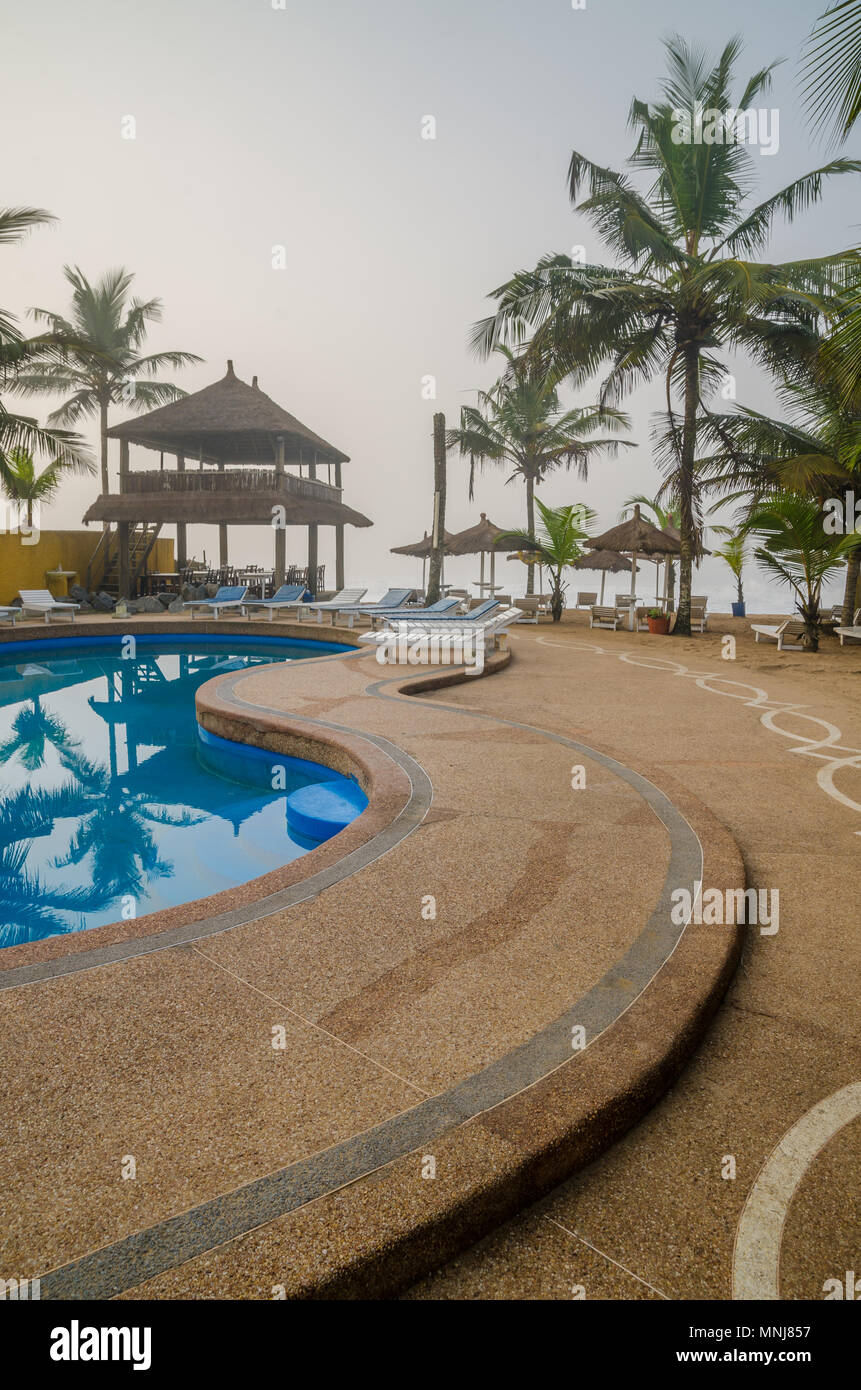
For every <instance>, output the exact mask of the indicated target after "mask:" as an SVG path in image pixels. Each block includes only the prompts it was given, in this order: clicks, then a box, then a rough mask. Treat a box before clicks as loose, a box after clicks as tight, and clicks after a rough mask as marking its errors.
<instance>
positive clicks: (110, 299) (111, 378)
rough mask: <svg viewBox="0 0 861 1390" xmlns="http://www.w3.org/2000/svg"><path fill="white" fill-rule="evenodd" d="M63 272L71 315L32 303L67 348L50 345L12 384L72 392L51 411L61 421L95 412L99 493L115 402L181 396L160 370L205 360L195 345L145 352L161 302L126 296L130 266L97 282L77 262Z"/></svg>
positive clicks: (154, 402)
mask: <svg viewBox="0 0 861 1390" xmlns="http://www.w3.org/2000/svg"><path fill="white" fill-rule="evenodd" d="M63 273H64V274H65V277H66V279H67V280H68V282H69V284H70V285H71V287H72V306H71V309H70V311H69V316H68V317H64V316H63V315H62V314H55V313H52V312H51V311H50V310H48V309H33V310H32V313H33V315H34V317H35V318H36V319H37V320H38V321H40V322H41V323H43V324H46V325H47V327H48V329H49V334H48V337H49V340H50V342H51V344H52V345H53V346H54V347H56V348H59V349H60V351H61V354H62V355H61V356H60V357H59V358H58V357H57V356H56V353H54V352H52V354H51V355H50V356H49V357H47V358H46V359H45V360H43V361H41V362H38V361H37V362H36V363H35V364H34V366H33V369H32V370H29V371H26V372H20V373H19V374H18V376H17V378H16V380H15V382H14V383H13V389H15V390H17V391H20V392H23V393H25V394H34V395H39V394H41V395H66V393H67V392H69V393H71V394H69V395H68V397H67V399H66V400H65V401H64V402H63V404H62V405H61V406H59V407H58V408H57V409H56V410H55V411H53V412H52V413H51V415H50V416H49V417H48V418H49V420H51V421H55V422H56V423H57V424H61V425H72V424H76V423H77V422H78V421H79V420H81V419H83V418H85V417H87V416H90V415H98V417H99V434H100V438H101V475H102V477H101V482H102V492H107V491H108V490H109V485H108V411H109V409H110V407H111V405H116V404H117V403H119V402H122V403H123V404H125V405H128V406H129V408H130V409H132V410H152V409H154V408H155V407H156V406H159V405H166V404H168V403H169V402H170V401H175V400H178V399H179V398H180V397H181V396H184V395H185V394H186V393H185V392H184V391H183V390H181V388H180V387H179V386H174V385H173V384H172V383H170V382H166V381H159V380H157V379H156V374H157V373H158V372H160V371H161V370H162V369H163V368H165V367H187V366H190V365H191V364H192V363H194V362H200V361H201V360H202V359H201V358H200V357H196V356H195V355H194V353H191V352H176V351H171V352H156V353H151V354H149V355H143V354H142V352H141V349H142V347H143V345H144V342H145V340H146V335H147V329H148V327H149V325H150V324H152V323H158V322H160V320H161V316H162V306H161V300H159V299H148V300H140V299H132V300H131V301H129V298H128V295H129V289H130V287H131V283H132V281H133V279H134V275H133V274H132V273H131V272H130V271H127V270H124V269H122V267H120V268H119V269H118V270H109V271H108V272H107V273H106V274H105V275H103V276H102V278H101V279H100V280H99V281H97V282H96V284H94V285H93V284H90V282H89V280H88V279H87V277H86V276H85V275H84V273H83V271H81V270H79V269H78V268H77V267H76V266H68V265H67V266H65V267H64V271H63ZM132 387H133V389H130V388H132Z"/></svg>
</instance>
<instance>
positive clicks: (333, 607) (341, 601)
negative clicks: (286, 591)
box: [305, 589, 368, 626]
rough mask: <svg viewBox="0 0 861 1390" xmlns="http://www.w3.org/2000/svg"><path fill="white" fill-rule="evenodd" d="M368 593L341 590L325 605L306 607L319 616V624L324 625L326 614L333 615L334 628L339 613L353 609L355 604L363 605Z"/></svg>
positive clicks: (360, 590)
mask: <svg viewBox="0 0 861 1390" xmlns="http://www.w3.org/2000/svg"><path fill="white" fill-rule="evenodd" d="M367 592H368V591H367V589H340V590H339V592H338V593H337V594H336V595H335V597H334V598H330V599H327V600H326V601H325V602H324V603H306V605H305V607H306V608H308V609H310V611H311V612H312V613H316V614H317V622H318V623H322V621H323V614H324V613H331V614H332V625H333V626H334V623H335V617H336V615H337V614H338V612H339V611H340V610H341V609H342V608H352V607H353V606H354V605H355V604H357V603H361V601H362V599H363V598H364V597H365V594H366V593H367Z"/></svg>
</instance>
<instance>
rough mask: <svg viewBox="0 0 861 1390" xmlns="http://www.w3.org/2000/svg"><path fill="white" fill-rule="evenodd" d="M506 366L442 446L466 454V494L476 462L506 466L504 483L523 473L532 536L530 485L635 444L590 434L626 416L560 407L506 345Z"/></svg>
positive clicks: (546, 384)
mask: <svg viewBox="0 0 861 1390" xmlns="http://www.w3.org/2000/svg"><path fill="white" fill-rule="evenodd" d="M496 350H497V351H498V352H499V353H500V354H501V356H502V357H504V359H505V361H506V364H507V368H506V370H505V371H504V372H503V375H502V376H501V377H500V379H499V381H498V382H497V383H496V385H495V386H493V387H492V388H491V390H490V391H479V393H478V406H477V407H474V406H469V405H465V406H463V407H462V409H461V412H460V428H459V429H456V430H448V431H447V433H446V445H447V447H448V448H452V447H455V446H456V447H457V448H459V450H460V453H461V455H462V456H463V457H468V458H469V464H470V467H469V497H470V501H472V498H473V496H474V484H475V466H476V463H478V465H479V467H482V466H483V465H484V464H485V463H494V464H498V465H499V466H500V467H503V468H510V469H511V473H510V475H509V477H508V478H506V482H509V483H510V482H513V481H514V479H515V478H522V479H523V481H524V482H525V484H526V533H527V534H528V535H530V536H534V535H535V505H534V500H535V489H536V487H540V486H541V484H542V483H543V482H544V479H545V478H546V477H547V475H548V473H550V472H551V471H553V470H554V469H556V468H563V467H564V468H571V467H572V466H576V468H577V470H578V472H579V475H580V477H581V478H584V479H585V478H586V477H587V476H588V471H589V461H590V459H591V458H593V457H594V456H595V455H597V454H599V453H602V452H606V453H608V454H611V455H612V454H615V453H616V452H617V451H618V448H619V445H620V444H623V445H624V446H625V447H626V448H636V445H635V444H633V443H632V442H631V441H630V440H619V439H613V438H610V437H609V436H605V437H603V438H598V439H593V438H591V437H590V436H592V435H593V434H594V432H595V431H596V430H598V429H607V430H611V431H612V430H620V429H628V428H629V427H630V420H629V419H628V417H627V415H624V414H623V413H622V412H621V411H620V410H614V409H612V408H611V407H609V406H593V407H589V408H585V409H583V408H577V409H574V410H566V411H563V410H562V408H561V406H560V404H559V394H558V391H557V388H556V385H555V384H554V382H553V380H552V379H551V378H548V377H547V376H546V375H544V374H543V373H540V372H536V371H535V370H534V367H533V365H532V364H531V363H529V362H526V361H525V360H523V359H519V360H518V359H517V358H516V356H515V354H514V353H513V352H512V351H511V350H510V349H509V348H507V347H504V346H499V347H498V348H497V349H496ZM534 585H535V575H534V566H532V565H530V566H529V574H528V578H527V587H526V591H527V593H529V594H531V593H532V592H533V590H534Z"/></svg>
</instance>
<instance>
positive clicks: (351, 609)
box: [338, 589, 415, 627]
mask: <svg viewBox="0 0 861 1390" xmlns="http://www.w3.org/2000/svg"><path fill="white" fill-rule="evenodd" d="M414 593H415V589H389V590H387V592H386V593H384V594H383V597H382V598H381V599H378V600H377V602H376V603H352V604H349V605H348V606H347V607H346V608H339V609H338V616H339V617H340V616H341V614H343V615H344V617H345V618H346V619H347V626H348V627H352V626H353V619H354V618H373V615H374V614H375V613H382V614H387V613H390V612H392V611H397V610H398V609H401V608H404V607H405V605H406V603H407V600H408V599H409V597H410V595H411V594H414Z"/></svg>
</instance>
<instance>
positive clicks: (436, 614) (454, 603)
mask: <svg viewBox="0 0 861 1390" xmlns="http://www.w3.org/2000/svg"><path fill="white" fill-rule="evenodd" d="M459 606H460V599H459V598H441V599H437V601H436V603H432V604H431V605H430V607H429V608H426V607H425V606H424V605H423V604H422V605H419V604H417V605H416V606H415V607H414V608H410V607H409V606H408V605H404V604H399V605H398V607H397V608H386V609H381V610H380V611H379V612H376V611H375V612H373V613H371V612H368V613H367V615H366V616H367V617H369V618H370V620H371V627H372V629H374V630H376V626H377V623H385V622H389V621H390V620H391V619H397V618H401V617H406V615H407V614H409V615H410V616H412V617H416V618H432V619H433V618H443V617H446V616H448V617H450V618H453V617H456V616H457V609H458V607H459Z"/></svg>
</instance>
